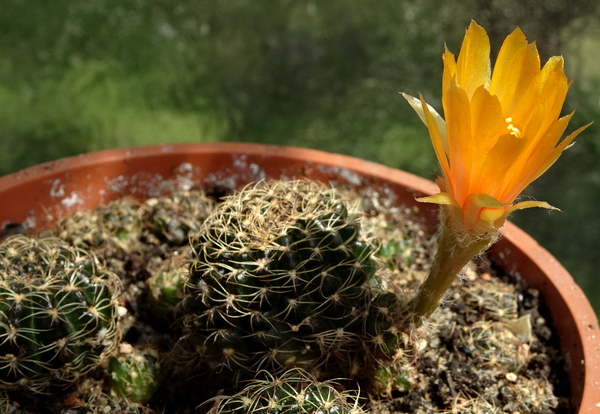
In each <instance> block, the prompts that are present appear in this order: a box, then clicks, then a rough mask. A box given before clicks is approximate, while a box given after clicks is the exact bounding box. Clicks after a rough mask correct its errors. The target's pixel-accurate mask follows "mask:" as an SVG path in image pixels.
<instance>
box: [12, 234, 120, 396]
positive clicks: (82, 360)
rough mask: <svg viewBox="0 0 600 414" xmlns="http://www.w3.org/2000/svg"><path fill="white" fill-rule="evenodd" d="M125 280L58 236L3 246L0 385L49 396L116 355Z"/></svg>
mask: <svg viewBox="0 0 600 414" xmlns="http://www.w3.org/2000/svg"><path fill="white" fill-rule="evenodd" d="M119 293H120V282H119V280H118V278H117V276H116V275H115V274H114V273H111V272H110V271H108V270H106V269H104V268H103V267H102V266H101V265H100V264H99V263H98V261H97V260H96V258H95V257H94V256H93V255H91V254H90V253H88V252H86V251H85V250H82V249H79V248H76V247H72V246H70V245H69V244H68V243H66V242H64V241H62V240H60V239H56V238H41V239H37V238H33V237H27V236H13V237H10V238H8V239H6V240H5V241H3V242H2V244H0V387H1V388H5V389H23V390H29V391H33V392H45V391H46V390H47V389H48V388H49V387H50V386H51V385H53V384H68V383H70V382H72V381H73V380H75V379H76V378H77V377H78V376H79V375H81V374H83V373H86V372H88V371H90V370H92V369H94V368H95V367H96V366H98V365H99V364H100V363H101V362H103V361H104V360H105V359H106V357H107V356H108V355H109V354H111V352H112V350H113V349H114V347H115V346H116V343H117V342H118V339H119V336H120V334H119V329H118V324H117V313H118V312H117V308H118V301H117V298H118V295H119Z"/></svg>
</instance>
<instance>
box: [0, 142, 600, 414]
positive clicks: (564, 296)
mask: <svg viewBox="0 0 600 414" xmlns="http://www.w3.org/2000/svg"><path fill="white" fill-rule="evenodd" d="M299 176H306V177H310V178H313V179H319V180H322V181H333V182H337V183H349V184H352V185H354V186H356V187H365V186H371V187H374V188H376V189H378V190H382V191H387V192H389V193H390V194H393V195H394V196H395V197H396V198H397V201H398V203H402V204H405V205H407V206H410V207H412V208H414V209H415V211H419V213H420V217H421V218H422V220H423V222H424V223H425V224H427V226H428V228H429V229H431V230H433V228H434V226H435V223H436V215H435V210H434V207H433V206H432V205H428V204H421V203H417V202H416V201H415V200H414V198H415V196H420V195H424V194H432V193H434V192H436V191H437V188H436V186H435V184H433V183H432V182H430V181H427V180H425V179H422V178H419V177H416V176H414V175H411V174H408V173H405V172H402V171H398V170H394V169H391V168H388V167H385V166H383V165H379V164H375V163H371V162H367V161H362V160H359V159H356V158H351V157H347V156H342V155H335V154H328V153H324V152H321V151H314V150H308V149H299V148H288V147H276V146H264V145H256V144H234V143H216V144H179V145H160V146H149V147H140V148H129V149H118V150H108V151H100V152H95V153H89V154H83V155H80V156H76V157H70V158H64V159H61V160H58V161H53V162H49V163H46V164H41V165H38V166H35V167H32V168H28V169H26V170H23V171H20V172H17V173H15V174H11V175H8V176H5V177H3V178H0V199H1V200H2V201H3V202H2V204H1V205H0V223H3V226H4V225H6V224H7V223H10V222H17V223H21V222H24V223H25V224H26V225H27V226H29V227H42V226H45V225H46V224H47V221H48V220H49V218H50V217H51V216H54V217H56V216H62V215H65V214H69V213H72V212H73V211H75V210H79V209H89V208H92V207H94V206H96V205H98V204H101V203H107V202H109V201H111V200H114V199H117V198H119V197H122V196H124V195H133V196H135V197H138V198H140V199H143V198H146V197H148V196H156V195H160V194H164V193H168V192H170V191H171V190H173V189H177V188H185V187H189V186H191V185H193V184H200V185H209V186H214V185H216V184H223V185H225V186H228V187H231V186H234V187H237V186H240V185H243V184H245V183H247V182H250V181H255V180H257V179H260V178H264V177H270V178H293V177H299ZM491 255H492V257H493V258H494V259H495V260H496V261H497V263H498V264H500V265H501V266H503V267H504V268H505V269H506V270H507V271H508V272H511V273H514V272H518V273H520V274H521V275H522V276H523V277H524V278H525V279H526V280H527V282H528V283H529V284H530V285H531V286H532V287H534V288H536V289H538V290H540V292H541V294H542V295H543V297H544V299H545V302H546V303H547V304H548V307H549V308H550V311H551V314H552V319H553V323H554V326H555V328H556V330H557V331H558V335H559V336H560V341H561V346H562V352H563V355H564V358H565V361H566V362H567V370H568V373H569V378H570V384H571V395H572V404H573V406H575V407H579V411H578V412H579V413H592V412H594V413H599V412H600V332H599V331H598V320H597V318H596V315H595V313H594V311H593V310H592V307H591V306H590V304H589V302H588V300H587V299H586V297H585V295H584V294H583V292H582V291H581V289H580V288H579V287H578V286H577V285H576V284H575V282H574V281H573V278H572V277H571V276H570V275H569V274H568V273H567V271H566V270H565V269H564V268H563V267H562V266H561V265H560V264H559V263H558V262H557V261H556V259H555V258H554V257H552V256H551V255H550V254H549V253H548V252H547V251H546V250H544V249H543V248H542V247H540V246H539V245H538V244H537V243H536V242H535V241H534V240H533V239H532V238H531V237H529V236H528V235H527V234H525V233H524V232H523V231H521V230H520V229H519V228H517V227H516V226H514V225H513V224H511V223H508V224H507V225H506V226H505V228H504V230H503V237H502V239H501V240H500V241H499V242H498V243H497V244H495V245H494V246H493V248H492V249H491Z"/></svg>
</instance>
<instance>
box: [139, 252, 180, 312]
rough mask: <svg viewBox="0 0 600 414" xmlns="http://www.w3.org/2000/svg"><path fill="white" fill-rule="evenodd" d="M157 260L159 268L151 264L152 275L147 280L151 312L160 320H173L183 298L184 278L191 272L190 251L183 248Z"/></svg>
mask: <svg viewBox="0 0 600 414" xmlns="http://www.w3.org/2000/svg"><path fill="white" fill-rule="evenodd" d="M177 253H178V254H177V255H172V256H169V257H167V258H166V259H164V260H160V261H158V260H157V262H158V263H159V264H158V265H157V268H156V269H154V268H153V266H151V265H149V266H148V270H149V271H150V272H151V274H152V276H151V277H150V278H149V279H148V280H147V282H146V284H147V285H148V293H147V304H148V307H149V309H150V312H151V313H152V314H153V315H154V316H155V317H157V318H158V319H160V320H163V321H166V322H169V321H172V319H173V316H174V313H175V309H176V307H177V306H178V305H179V304H180V303H181V300H182V299H183V280H184V278H185V277H186V275H187V274H188V273H189V267H190V266H189V261H190V260H189V257H188V256H189V254H190V253H189V251H188V250H187V249H183V251H181V252H177Z"/></svg>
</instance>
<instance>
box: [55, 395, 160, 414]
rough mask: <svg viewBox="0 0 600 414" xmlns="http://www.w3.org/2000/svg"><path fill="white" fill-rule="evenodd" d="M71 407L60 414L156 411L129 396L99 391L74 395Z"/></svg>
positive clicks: (143, 413) (135, 413) (131, 413)
mask: <svg viewBox="0 0 600 414" xmlns="http://www.w3.org/2000/svg"><path fill="white" fill-rule="evenodd" d="M69 402H70V407H67V408H65V409H64V410H63V411H61V413H60V414H109V413H110V414H152V413H154V412H155V411H153V410H151V409H149V408H148V407H144V406H143V405H141V404H139V403H136V402H132V401H129V400H128V399H127V398H124V397H121V396H116V395H108V394H104V393H102V392H99V391H95V392H92V393H91V395H89V396H85V397H81V398H79V397H76V396H72V398H70V399H69Z"/></svg>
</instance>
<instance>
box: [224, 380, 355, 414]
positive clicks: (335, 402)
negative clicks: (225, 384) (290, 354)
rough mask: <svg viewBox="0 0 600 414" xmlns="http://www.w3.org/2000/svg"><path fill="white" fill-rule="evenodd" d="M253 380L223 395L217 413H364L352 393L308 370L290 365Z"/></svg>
mask: <svg viewBox="0 0 600 414" xmlns="http://www.w3.org/2000/svg"><path fill="white" fill-rule="evenodd" d="M264 375H265V376H266V379H263V380H254V381H252V382H251V383H250V384H249V385H247V386H246V387H245V388H244V389H243V390H242V391H240V392H239V393H238V394H236V395H234V396H231V397H220V398H219V399H218V400H217V404H216V408H215V410H214V412H215V414H233V413H235V414H283V413H285V414H313V413H319V414H363V413H364V411H363V409H362V408H361V407H360V405H359V404H358V398H357V397H356V395H354V394H353V393H349V392H342V391H338V389H337V388H336V386H335V385H336V384H334V383H332V382H330V381H325V382H318V381H317V380H316V379H315V378H313V377H312V376H310V375H309V374H308V373H306V372H304V371H302V370H299V369H291V370H289V371H287V372H285V373H284V374H283V375H282V376H280V377H278V378H274V377H273V376H271V375H270V374H268V373H264Z"/></svg>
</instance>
